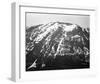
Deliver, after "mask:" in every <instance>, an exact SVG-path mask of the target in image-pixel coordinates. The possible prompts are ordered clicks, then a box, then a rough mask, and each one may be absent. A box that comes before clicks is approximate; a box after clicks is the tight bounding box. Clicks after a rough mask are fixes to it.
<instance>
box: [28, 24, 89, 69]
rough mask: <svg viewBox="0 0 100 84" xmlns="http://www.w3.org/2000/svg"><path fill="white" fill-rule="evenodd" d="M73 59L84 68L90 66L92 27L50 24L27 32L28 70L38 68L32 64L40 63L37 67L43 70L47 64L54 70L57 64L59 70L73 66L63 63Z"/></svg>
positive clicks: (35, 27)
mask: <svg viewBox="0 0 100 84" xmlns="http://www.w3.org/2000/svg"><path fill="white" fill-rule="evenodd" d="M58 58H60V59H58ZM69 58H70V61H69V62H73V63H74V62H75V63H76V64H78V63H80V64H81V66H82V65H88V64H89V28H82V27H80V26H79V25H77V24H71V23H65V22H50V23H48V24H40V25H36V26H32V27H30V28H28V29H26V63H27V67H28V69H29V68H30V67H31V68H32V67H33V68H34V65H32V64H34V62H37V64H36V63H35V68H36V66H37V67H40V68H41V67H42V66H43V65H44V66H43V67H46V66H50V67H52V66H53V65H55V66H56V64H58V65H59V67H60V66H63V64H64V66H66V67H67V66H69V65H67V63H62V62H64V61H65V62H66V61H68V59H69ZM61 59H63V60H62V61H61ZM47 60H48V61H47ZM55 60H56V61H57V62H55ZM58 60H60V61H61V62H60V63H59V61H58ZM48 62H50V63H49V64H48ZM54 62H55V63H54ZM77 62H78V63H77ZM50 64H51V65H50ZM60 64H61V65H60ZM80 64H79V65H80ZM72 65H73V64H72ZM43 67H42V68H43ZM53 67H54V66H53Z"/></svg>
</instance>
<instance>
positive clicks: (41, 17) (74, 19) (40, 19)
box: [26, 13, 90, 28]
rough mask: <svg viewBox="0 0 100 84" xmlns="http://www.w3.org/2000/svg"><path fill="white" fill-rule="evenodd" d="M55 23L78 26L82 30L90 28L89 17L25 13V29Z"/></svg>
mask: <svg viewBox="0 0 100 84" xmlns="http://www.w3.org/2000/svg"><path fill="white" fill-rule="evenodd" d="M56 21H59V22H66V23H73V24H78V25H80V26H81V27H84V28H86V27H90V26H89V25H90V24H89V22H90V16H85V15H56V14H38V13H26V26H27V27H30V26H33V25H38V24H46V23H49V22H56Z"/></svg>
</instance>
